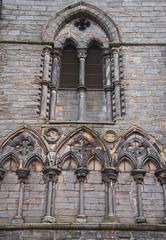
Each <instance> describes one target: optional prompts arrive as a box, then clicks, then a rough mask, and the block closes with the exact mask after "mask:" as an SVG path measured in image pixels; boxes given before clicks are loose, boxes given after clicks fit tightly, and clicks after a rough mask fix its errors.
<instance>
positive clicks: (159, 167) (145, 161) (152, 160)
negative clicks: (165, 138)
mask: <svg viewBox="0 0 166 240" xmlns="http://www.w3.org/2000/svg"><path fill="white" fill-rule="evenodd" d="M148 161H150V162H152V163H153V164H154V165H155V167H156V169H157V170H159V169H161V168H162V167H161V165H160V162H159V161H158V159H156V158H155V157H154V156H151V155H148V156H147V157H146V158H145V159H143V161H142V165H141V168H143V167H144V166H145V164H146V163H147V162H148Z"/></svg>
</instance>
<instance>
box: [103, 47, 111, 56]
mask: <svg viewBox="0 0 166 240" xmlns="http://www.w3.org/2000/svg"><path fill="white" fill-rule="evenodd" d="M102 55H103V57H104V58H111V51H110V49H109V48H104V49H103V53H102Z"/></svg>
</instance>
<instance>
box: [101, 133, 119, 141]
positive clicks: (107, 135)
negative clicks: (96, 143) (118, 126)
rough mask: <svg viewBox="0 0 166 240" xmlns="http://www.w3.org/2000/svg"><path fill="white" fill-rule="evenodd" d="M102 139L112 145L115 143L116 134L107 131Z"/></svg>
mask: <svg viewBox="0 0 166 240" xmlns="http://www.w3.org/2000/svg"><path fill="white" fill-rule="evenodd" d="M103 138H104V140H105V141H106V142H108V143H113V142H115V141H116V139H117V135H116V133H115V132H114V131H112V130H109V131H107V132H106V133H105V134H104V136H103Z"/></svg>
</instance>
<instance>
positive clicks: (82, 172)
mask: <svg viewBox="0 0 166 240" xmlns="http://www.w3.org/2000/svg"><path fill="white" fill-rule="evenodd" d="M88 172H89V171H88V169H87V168H86V167H78V168H77V169H76V170H75V174H76V176H77V179H78V181H79V182H84V181H85V179H86V177H87V175H88Z"/></svg>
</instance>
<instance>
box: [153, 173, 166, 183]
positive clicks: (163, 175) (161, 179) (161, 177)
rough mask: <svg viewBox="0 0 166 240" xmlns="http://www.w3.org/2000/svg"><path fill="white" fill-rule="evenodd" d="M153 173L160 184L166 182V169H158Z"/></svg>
mask: <svg viewBox="0 0 166 240" xmlns="http://www.w3.org/2000/svg"><path fill="white" fill-rule="evenodd" d="M155 175H156V177H157V178H158V180H159V182H160V183H161V185H163V184H166V169H160V170H158V171H156V172H155Z"/></svg>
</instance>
